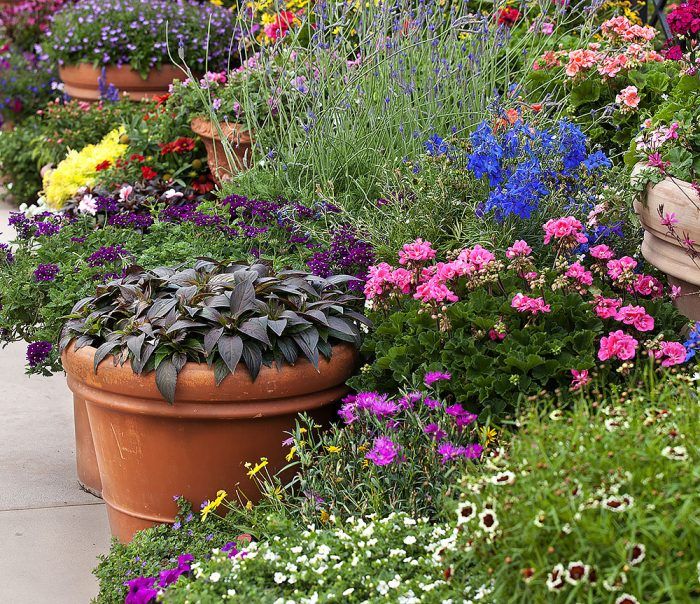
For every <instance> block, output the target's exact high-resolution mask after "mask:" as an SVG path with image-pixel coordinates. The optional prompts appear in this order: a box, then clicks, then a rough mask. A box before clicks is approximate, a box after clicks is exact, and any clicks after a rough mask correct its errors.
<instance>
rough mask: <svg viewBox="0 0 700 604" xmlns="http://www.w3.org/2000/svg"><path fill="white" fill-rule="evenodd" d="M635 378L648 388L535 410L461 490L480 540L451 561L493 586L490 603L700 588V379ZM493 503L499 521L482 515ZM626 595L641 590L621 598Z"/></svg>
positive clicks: (680, 596) (608, 598)
mask: <svg viewBox="0 0 700 604" xmlns="http://www.w3.org/2000/svg"><path fill="white" fill-rule="evenodd" d="M636 377H638V378H641V379H640V382H639V384H638V385H635V384H634V381H632V383H631V384H630V385H629V386H628V387H626V388H624V389H623V388H619V389H608V388H603V389H596V390H594V391H593V393H592V396H590V397H587V399H588V400H584V399H582V400H580V401H578V402H577V403H576V405H575V407H574V409H573V410H572V411H571V412H567V413H565V414H563V415H561V414H552V415H550V416H548V415H547V412H545V413H541V412H537V411H534V410H533V411H531V412H530V413H528V414H527V415H526V416H524V417H523V418H521V419H520V423H519V430H518V432H517V434H516V435H515V436H514V438H513V440H512V443H511V445H510V446H509V447H507V448H505V449H504V450H503V451H502V452H501V454H500V455H499V456H498V457H496V458H493V459H492V460H491V463H490V464H488V465H485V466H484V467H483V472H482V473H481V474H475V473H471V474H470V475H468V476H466V477H465V478H464V480H463V481H462V483H461V484H460V485H459V487H458V488H456V489H455V494H456V495H457V498H458V501H459V505H458V507H457V510H458V511H457V518H458V524H459V525H460V526H461V530H462V532H461V534H462V535H463V539H464V540H465V541H466V540H469V542H470V547H462V546H461V544H460V543H458V544H457V547H456V548H455V549H454V550H452V554H453V555H452V560H451V562H452V563H453V564H454V568H455V574H457V575H460V574H462V573H464V574H468V575H469V576H471V577H472V579H473V581H474V582H475V584H477V585H479V584H481V583H488V584H489V585H491V586H492V587H493V592H492V593H491V594H490V597H489V598H486V599H485V600H484V601H485V602H494V603H498V604H505V603H509V602H523V603H525V602H527V603H531V602H535V603H545V602H546V603H553V604H554V603H557V602H561V603H564V602H591V603H592V602H595V603H596V604H598V603H600V604H613V603H614V602H692V601H695V600H696V599H697V598H698V597H699V596H700V584H699V583H698V559H700V523H699V522H698V516H697V509H698V505H700V494H699V493H700V470H699V469H698V468H699V466H698V459H699V457H698V456H699V455H700V449H699V445H700V441H699V437H698V435H699V434H700V430H699V428H700V406H699V405H698V389H697V385H696V384H695V383H694V382H692V381H689V380H688V379H687V378H674V377H672V376H670V375H668V374H666V375H665V376H664V377H662V378H661V379H658V378H657V377H656V376H655V374H654V373H653V372H648V373H646V374H643V373H642V372H640V373H638V374H637V376H636ZM630 386H631V387H630ZM540 411H541V410H540ZM555 413H556V412H555ZM489 512H490V513H491V514H493V516H494V517H495V519H496V520H497V523H496V524H494V525H492V528H491V529H490V530H488V529H487V528H486V526H485V525H484V522H483V521H482V520H480V515H481V514H486V513H489ZM570 564H571V565H572V566H573V570H574V573H575V572H576V570H579V571H583V576H582V577H579V579H580V580H576V579H575V577H572V576H571V575H570V574H568V573H567V569H568V568H569V565H570ZM560 565H561V566H560ZM548 580H549V584H550V586H551V588H548V585H547V583H548ZM625 593H626V594H629V595H631V596H633V597H634V598H635V599H627V600H624V599H622V600H619V599H618V598H620V597H621V596H622V595H623V594H625Z"/></svg>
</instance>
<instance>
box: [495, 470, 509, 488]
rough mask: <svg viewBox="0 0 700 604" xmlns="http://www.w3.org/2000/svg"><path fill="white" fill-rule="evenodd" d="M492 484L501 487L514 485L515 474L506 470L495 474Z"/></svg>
mask: <svg viewBox="0 0 700 604" xmlns="http://www.w3.org/2000/svg"><path fill="white" fill-rule="evenodd" d="M490 482H491V484H495V485H501V484H513V483H514V482H515V474H513V472H511V471H509V470H506V471H505V472H499V473H498V474H494V475H493V476H491V478H490Z"/></svg>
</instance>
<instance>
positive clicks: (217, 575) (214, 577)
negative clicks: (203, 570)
mask: <svg viewBox="0 0 700 604" xmlns="http://www.w3.org/2000/svg"><path fill="white" fill-rule="evenodd" d="M219 579H221V573H212V574H211V575H209V580H210V581H211V582H212V583H218V582H219Z"/></svg>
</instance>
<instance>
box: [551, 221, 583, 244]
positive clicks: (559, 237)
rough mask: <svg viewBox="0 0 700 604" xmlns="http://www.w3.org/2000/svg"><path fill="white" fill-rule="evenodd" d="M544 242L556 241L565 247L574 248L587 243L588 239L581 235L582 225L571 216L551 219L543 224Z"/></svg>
mask: <svg viewBox="0 0 700 604" xmlns="http://www.w3.org/2000/svg"><path fill="white" fill-rule="evenodd" d="M542 228H543V229H544V242H545V243H551V242H553V241H557V242H559V243H561V244H562V245H563V246H565V247H575V246H576V245H577V244H579V243H587V242H588V237H586V235H584V233H583V224H581V221H580V220H578V219H577V218H574V217H573V216H565V217H563V218H553V219H552V220H548V221H547V222H545V223H544V226H543V227H542Z"/></svg>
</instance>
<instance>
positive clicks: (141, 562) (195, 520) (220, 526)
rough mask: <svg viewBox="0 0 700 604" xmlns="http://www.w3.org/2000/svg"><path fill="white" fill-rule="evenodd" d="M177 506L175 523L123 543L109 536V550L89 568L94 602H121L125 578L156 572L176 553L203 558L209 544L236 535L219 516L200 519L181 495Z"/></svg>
mask: <svg viewBox="0 0 700 604" xmlns="http://www.w3.org/2000/svg"><path fill="white" fill-rule="evenodd" d="M178 507H179V514H178V517H177V520H176V522H177V524H175V525H170V524H159V525H157V526H155V527H153V528H150V529H147V530H143V531H139V532H138V533H136V535H135V536H134V539H133V540H132V541H131V542H130V543H127V544H123V543H120V542H119V541H118V540H117V539H113V540H112V544H111V547H110V550H109V553H108V554H107V555H106V556H100V563H99V564H98V565H97V567H96V568H95V570H94V571H93V573H94V575H95V576H96V577H97V580H98V582H99V585H100V593H99V595H98V596H97V597H96V598H95V600H93V602H94V604H124V598H125V597H126V593H127V588H126V586H125V585H124V582H125V581H128V580H129V579H134V578H136V577H139V576H141V575H146V576H149V575H153V576H157V575H158V573H159V572H160V571H161V570H166V569H168V568H172V567H173V566H176V565H177V558H178V556H180V555H183V554H191V555H193V556H194V557H195V558H196V559H204V558H206V557H207V556H208V555H209V554H210V553H211V550H212V548H214V547H222V546H223V545H225V544H226V543H227V542H228V541H230V540H231V539H232V538H233V536H235V535H236V533H235V530H234V529H233V528H232V527H231V526H230V525H229V524H227V523H226V522H224V521H223V520H221V519H214V520H209V521H207V522H202V521H201V520H200V518H199V516H198V515H196V514H194V513H193V512H192V508H191V506H190V504H189V503H187V502H186V501H184V500H183V499H179V500H178Z"/></svg>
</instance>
